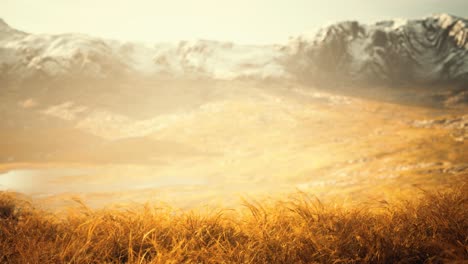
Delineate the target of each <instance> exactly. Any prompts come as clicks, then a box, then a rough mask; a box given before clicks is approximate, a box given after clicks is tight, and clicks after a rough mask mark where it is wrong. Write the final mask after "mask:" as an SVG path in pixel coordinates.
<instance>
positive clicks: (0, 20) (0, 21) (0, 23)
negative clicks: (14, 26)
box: [0, 17, 10, 28]
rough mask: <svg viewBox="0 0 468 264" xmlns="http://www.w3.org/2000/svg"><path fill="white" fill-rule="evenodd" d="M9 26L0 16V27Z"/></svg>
mask: <svg viewBox="0 0 468 264" xmlns="http://www.w3.org/2000/svg"><path fill="white" fill-rule="evenodd" d="M9 27H10V26H9V25H8V24H7V23H6V22H5V20H3V19H2V18H1V17H0V28H9Z"/></svg>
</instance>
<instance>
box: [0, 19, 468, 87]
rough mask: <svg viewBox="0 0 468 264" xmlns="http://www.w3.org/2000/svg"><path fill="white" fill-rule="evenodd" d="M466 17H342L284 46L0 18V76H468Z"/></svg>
mask: <svg viewBox="0 0 468 264" xmlns="http://www.w3.org/2000/svg"><path fill="white" fill-rule="evenodd" d="M467 23H468V20H465V19H462V18H458V17H454V16H450V15H447V14H442V15H434V16H430V17H427V18H423V19H418V20H392V21H383V22H378V23H375V24H373V25H363V24H360V23H358V22H342V23H337V24H334V25H331V26H329V27H326V28H324V29H322V30H321V31H320V32H319V33H318V34H317V35H315V36H312V37H309V36H297V37H293V38H291V40H290V41H289V42H288V43H287V44H285V45H268V46H254V45H236V44H233V43H229V42H216V41H206V40H199V41H181V42H179V43H161V44H156V45H147V44H142V43H130V42H120V41H113V40H105V39H100V38H96V37H91V36H88V35H83V34H61V35H45V34H28V33H25V32H21V31H18V30H16V29H14V28H12V27H10V26H9V25H8V24H6V23H5V22H4V21H3V20H0V80H5V79H7V80H15V81H17V80H24V79H28V78H33V77H40V78H66V77H70V76H73V77H75V78H76V77H86V78H115V76H125V75H130V76H140V75H141V76H151V77H153V78H154V77H162V76H164V77H174V78H186V77H187V78H213V79H235V78H246V77H247V78H254V79H266V78H274V79H277V78H286V79H299V80H302V81H307V82H331V81H333V82H335V81H339V82H350V81H351V82H369V81H371V82H378V83H389V84H398V83H408V82H410V83H440V82H466V81H468V26H467Z"/></svg>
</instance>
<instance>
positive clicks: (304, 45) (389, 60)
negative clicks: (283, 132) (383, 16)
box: [288, 14, 468, 84]
mask: <svg viewBox="0 0 468 264" xmlns="http://www.w3.org/2000/svg"><path fill="white" fill-rule="evenodd" d="M288 48H289V54H290V57H289V60H290V63H289V67H288V68H289V69H290V70H292V71H293V72H294V73H295V75H296V76H298V77H300V78H302V79H308V80H313V81H317V80H318V81H320V80H323V81H328V80H341V81H346V82H348V81H355V82H363V81H364V82H369V81H370V82H384V83H390V84H399V83H440V82H442V83H445V82H463V81H464V82H466V81H468V20H465V19H462V18H458V17H454V16H450V15H447V14H441V15H434V16H431V17H427V18H424V19H418V20H403V19H396V20H391V21H383V22H378V23H375V24H373V25H363V24H360V23H358V22H354V21H353V22H342V23H338V24H335V25H332V26H329V27H326V28H324V29H322V30H321V31H320V32H319V33H318V34H317V35H316V36H314V37H312V38H310V37H307V36H299V37H297V38H294V39H292V41H291V43H290V45H289V47H288Z"/></svg>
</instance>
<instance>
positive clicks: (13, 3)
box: [0, 0, 468, 43]
mask: <svg viewBox="0 0 468 264" xmlns="http://www.w3.org/2000/svg"><path fill="white" fill-rule="evenodd" d="M441 12H445V13H450V14H454V15H458V16H462V17H468V0H393V1H390V0H387V1H383V0H318V1H316V0H230V1H228V0H132V1H131V0H127V1H124V0H0V17H1V18H3V19H4V20H5V21H6V22H7V23H8V24H10V25H11V26H13V27H15V28H18V29H21V30H24V31H27V32H34V33H65V32H81V33H87V34H91V35H95V36H102V37H106V38H114V39H130V40H141V41H147V42H158V41H175V40H182V39H199V38H201V39H214V40H229V41H234V42H239V43H279V42H285V41H287V39H288V37H289V36H291V35H296V34H299V33H301V32H309V31H315V30H316V29H317V28H319V27H321V26H323V25H326V24H329V23H331V22H335V21H341V20H350V19H352V20H360V21H364V22H371V21H377V20H382V19H388V18H395V17H403V18H414V17H422V16H426V15H430V14H433V13H441Z"/></svg>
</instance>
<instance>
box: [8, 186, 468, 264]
mask: <svg viewBox="0 0 468 264" xmlns="http://www.w3.org/2000/svg"><path fill="white" fill-rule="evenodd" d="M466 189H467V188H466V187H461V188H457V189H451V190H447V191H444V192H434V193H426V194H425V195H424V197H423V198H422V199H420V200H418V201H411V202H404V203H400V204H398V205H391V204H388V203H386V202H382V203H381V204H380V206H379V207H376V206H373V207H371V206H368V205H367V206H354V207H344V206H335V205H331V204H322V203H321V202H320V201H318V200H317V199H313V198H312V197H309V196H307V195H304V194H298V195H296V196H294V197H292V198H291V199H290V200H288V201H282V202H276V203H270V204H268V203H255V202H245V210H237V211H233V210H225V211H219V212H214V213H213V212H212V213H201V212H197V211H192V212H175V213H174V211H172V210H171V209H169V208H156V207H153V206H150V205H145V206H141V207H139V208H137V209H129V210H110V209H102V210H91V209H88V208H85V207H83V209H81V210H74V211H70V212H69V213H67V214H66V215H59V214H53V213H49V212H45V211H41V210H39V209H35V208H33V207H32V206H31V205H30V204H29V203H27V202H24V200H23V199H20V198H18V197H16V196H15V195H14V194H11V193H0V262H1V263H441V262H459V263H462V262H465V261H467V260H468V200H467V194H466V193H467V192H466Z"/></svg>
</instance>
